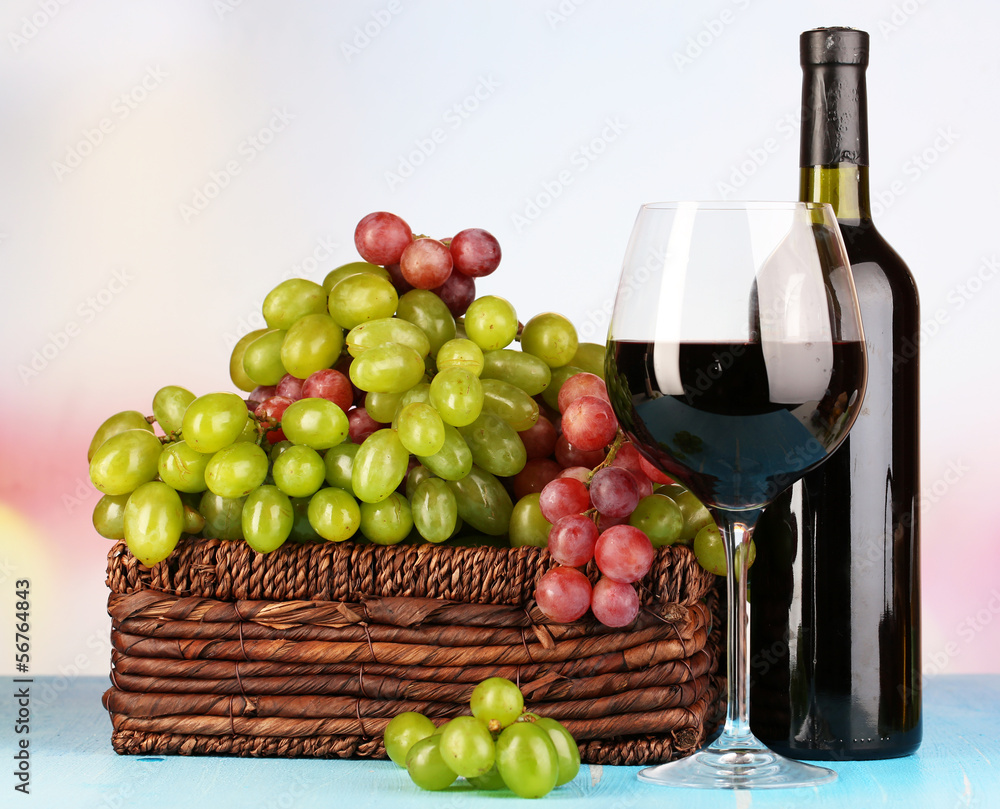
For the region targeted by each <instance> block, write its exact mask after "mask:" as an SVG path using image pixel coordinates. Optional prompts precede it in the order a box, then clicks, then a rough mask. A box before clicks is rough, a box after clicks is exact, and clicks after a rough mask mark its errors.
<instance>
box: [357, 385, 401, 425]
mask: <svg viewBox="0 0 1000 809" xmlns="http://www.w3.org/2000/svg"><path fill="white" fill-rule="evenodd" d="M402 398H403V394H402V393H378V392H377V391H368V393H366V394H365V410H367V411H368V415H369V416H371V417H372V418H373V419H375V421H377V422H380V423H382V424H388V423H389V422H391V421H392V419H393V416H395V415H396V410H397V409H398V408H399V401H400V399H402Z"/></svg>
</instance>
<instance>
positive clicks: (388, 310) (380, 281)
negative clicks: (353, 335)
mask: <svg viewBox="0 0 1000 809" xmlns="http://www.w3.org/2000/svg"><path fill="white" fill-rule="evenodd" d="M398 302H399V296H398V294H397V293H396V288H395V287H394V286H393V285H392V283H391V282H390V281H388V280H387V279H385V278H380V277H379V276H377V275H373V274H372V273H367V272H362V273H356V274H355V275H348V276H347V277H345V278H342V279H341V280H340V281H338V282H337V284H336V285H335V286H334V287H333V289H331V290H330V297H329V310H330V317H332V318H333V319H334V320H335V321H337V325H338V326H340V327H342V328H344V329H347V330H348V331H349V330H350V329H353V328H354V327H355V326H357V325H358V324H359V323H364V322H365V321H368V320H378V319H379V318H383V317H392V315H393V313H394V312H395V311H396V305H397V303H398Z"/></svg>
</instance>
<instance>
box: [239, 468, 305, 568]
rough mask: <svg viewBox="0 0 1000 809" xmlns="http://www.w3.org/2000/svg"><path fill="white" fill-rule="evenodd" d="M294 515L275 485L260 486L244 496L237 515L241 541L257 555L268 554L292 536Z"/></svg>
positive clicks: (286, 500) (288, 503) (286, 497)
mask: <svg viewBox="0 0 1000 809" xmlns="http://www.w3.org/2000/svg"><path fill="white" fill-rule="evenodd" d="M294 522H295V512H294V510H293V509H292V502H291V500H289V499H288V495H286V494H285V493H284V492H282V491H281V490H280V489H279V488H278V487H277V486H272V485H270V484H267V485H264V486H261V487H259V488H257V489H254V491H252V492H250V494H249V495H247V499H246V502H245V503H244V504H243V512H242V514H241V515H240V523H241V525H242V528H243V538H244V539H245V540H246V543H247V545H249V546H250V547H251V548H253V549H254V550H255V551H257V553H270V552H271V551H273V550H275V549H277V548H280V547H281V546H282V545H284V544H285V540H287V539H288V537H289V535H290V534H291V533H292V525H293V524H294Z"/></svg>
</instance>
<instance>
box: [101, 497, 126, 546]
mask: <svg viewBox="0 0 1000 809" xmlns="http://www.w3.org/2000/svg"><path fill="white" fill-rule="evenodd" d="M128 498H129V495H127V494H106V495H104V497H102V498H101V499H100V500H98V501H97V505H96V506H94V528H95V529H96V530H97V533H98V534H100V535H101V536H102V537H104V538H105V539H125V504H126V503H127V502H128Z"/></svg>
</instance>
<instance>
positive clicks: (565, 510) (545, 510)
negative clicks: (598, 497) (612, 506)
mask: <svg viewBox="0 0 1000 809" xmlns="http://www.w3.org/2000/svg"><path fill="white" fill-rule="evenodd" d="M538 507H539V508H540V509H541V511H542V516H543V517H545V519H547V520H548V521H549V522H550V523H553V524H554V523H555V522H556V520H558V519H559V518H560V517H565V516H566V515H567V514H582V513H583V512H584V511H586V510H587V509H588V508H589V507H590V493H589V492H588V491H587V487H586V486H584V485H583V484H582V483H581V482H580V481H578V480H575V479H574V478H556V479H555V480H552V481H549V482H548V483H547V484H546V485H545V488H543V489H542V491H541V493H540V495H539V498H538Z"/></svg>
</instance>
